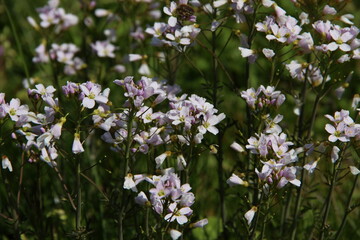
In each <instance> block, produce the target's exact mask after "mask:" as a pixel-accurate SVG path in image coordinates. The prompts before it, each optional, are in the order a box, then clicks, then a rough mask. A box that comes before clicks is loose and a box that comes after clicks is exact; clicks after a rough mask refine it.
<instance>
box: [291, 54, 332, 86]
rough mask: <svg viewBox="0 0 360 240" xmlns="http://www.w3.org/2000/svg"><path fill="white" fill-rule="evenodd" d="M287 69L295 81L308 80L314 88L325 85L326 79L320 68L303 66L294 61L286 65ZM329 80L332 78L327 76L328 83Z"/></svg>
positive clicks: (308, 65)
mask: <svg viewBox="0 0 360 240" xmlns="http://www.w3.org/2000/svg"><path fill="white" fill-rule="evenodd" d="M286 69H287V70H288V71H289V73H290V76H291V77H292V78H293V79H297V80H300V81H304V80H305V78H306V80H307V81H308V82H309V83H310V84H311V85H312V86H314V87H317V86H319V85H321V84H322V83H323V79H324V77H323V75H322V74H321V71H320V68H319V67H317V66H314V65H313V64H307V63H303V64H301V63H299V62H298V61H297V60H292V61H291V62H290V63H289V64H286ZM329 80H330V76H327V78H326V81H329Z"/></svg>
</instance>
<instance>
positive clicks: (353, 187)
mask: <svg viewBox="0 0 360 240" xmlns="http://www.w3.org/2000/svg"><path fill="white" fill-rule="evenodd" d="M358 177H359V174H358V175H356V177H355V179H354V183H353V186H352V188H351V192H350V195H349V197H348V199H347V204H346V208H345V213H344V216H343V219H342V221H341V225H340V228H339V230H338V231H337V232H336V236H335V240H338V239H339V238H340V235H341V232H342V230H343V229H344V226H345V223H346V218H347V216H348V215H349V213H350V211H351V210H350V204H351V199H352V197H353V195H354V192H355V188H356V183H357V180H358Z"/></svg>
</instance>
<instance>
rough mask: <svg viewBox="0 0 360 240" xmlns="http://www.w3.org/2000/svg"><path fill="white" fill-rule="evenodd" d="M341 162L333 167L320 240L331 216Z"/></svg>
mask: <svg viewBox="0 0 360 240" xmlns="http://www.w3.org/2000/svg"><path fill="white" fill-rule="evenodd" d="M345 146H346V145H345ZM344 151H345V147H344V149H343V152H344ZM342 155H343V153H342ZM341 160H342V159H341V158H340V159H339V162H338V164H333V165H334V166H333V172H332V178H331V183H330V190H329V193H328V196H327V198H326V206H325V213H324V217H323V221H322V224H321V230H320V237H319V239H320V240H323V239H324V233H325V231H324V230H325V225H326V221H327V218H328V216H329V211H330V206H331V197H332V194H333V192H334V188H335V183H336V179H337V174H338V171H337V170H338V169H339V168H340V166H341Z"/></svg>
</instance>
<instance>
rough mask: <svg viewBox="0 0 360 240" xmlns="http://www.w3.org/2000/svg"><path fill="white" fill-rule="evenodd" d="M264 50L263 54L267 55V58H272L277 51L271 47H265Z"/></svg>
mask: <svg viewBox="0 0 360 240" xmlns="http://www.w3.org/2000/svg"><path fill="white" fill-rule="evenodd" d="M262 52H263V54H264V55H265V57H266V58H267V59H269V60H270V59H271V58H272V57H273V56H275V53H274V51H273V50H272V49H269V48H264V49H263V50H262Z"/></svg>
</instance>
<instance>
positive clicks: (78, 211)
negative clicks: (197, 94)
mask: <svg viewBox="0 0 360 240" xmlns="http://www.w3.org/2000/svg"><path fill="white" fill-rule="evenodd" d="M76 190H77V207H76V230H80V228H81V166H80V158H79V157H78V158H77V166H76Z"/></svg>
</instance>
